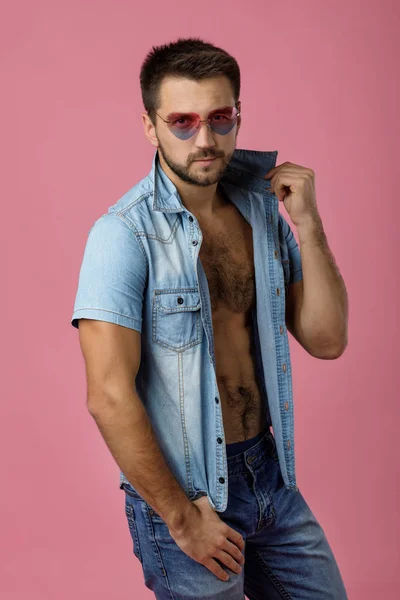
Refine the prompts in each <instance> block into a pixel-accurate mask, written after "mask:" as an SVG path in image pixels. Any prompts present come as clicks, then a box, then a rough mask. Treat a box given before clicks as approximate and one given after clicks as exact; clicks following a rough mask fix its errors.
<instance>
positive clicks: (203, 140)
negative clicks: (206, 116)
mask: <svg viewBox="0 0 400 600" xmlns="http://www.w3.org/2000/svg"><path fill="white" fill-rule="evenodd" d="M195 136H196V140H195V143H196V146H198V147H199V148H209V147H210V146H215V139H214V136H213V131H212V130H211V128H210V126H209V124H208V123H200V126H199V129H198V130H197V133H195Z"/></svg>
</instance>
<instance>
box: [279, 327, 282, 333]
mask: <svg viewBox="0 0 400 600" xmlns="http://www.w3.org/2000/svg"><path fill="white" fill-rule="evenodd" d="M279 331H280V333H281V334H282V333H283V327H282V325H281V326H280V327H279Z"/></svg>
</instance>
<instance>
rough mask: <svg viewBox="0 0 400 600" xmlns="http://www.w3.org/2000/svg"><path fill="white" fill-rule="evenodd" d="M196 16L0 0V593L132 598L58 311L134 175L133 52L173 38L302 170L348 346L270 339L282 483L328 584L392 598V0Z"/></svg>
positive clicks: (111, 4)
mask: <svg viewBox="0 0 400 600" xmlns="http://www.w3.org/2000/svg"><path fill="white" fill-rule="evenodd" d="M367 6H368V8H367ZM197 11H198V12H195V13H193V14H192V13H191V12H190V7H189V6H188V4H187V2H183V1H182V0H175V1H174V3H171V2H168V3H165V2H161V1H158V2H155V3H153V4H152V7H151V8H150V6H149V4H148V3H142V4H141V5H140V6H138V4H137V3H134V2H127V1H125V0H113V1H111V0H97V1H96V2H95V1H94V0H93V1H92V2H87V1H86V2H84V1H83V0H79V1H78V0H69V1H68V2H66V1H64V2H57V1H54V0H52V1H50V0H41V1H39V0H38V1H37V2H28V1H26V0H25V1H22V0H18V1H15V0H14V2H13V3H11V2H9V3H3V6H2V8H1V13H2V14H1V15H0V44H1V49H0V72H1V82H2V92H1V99H0V103H1V110H0V120H1V127H0V131H1V142H2V144H1V150H0V151H1V172H2V174H1V178H0V186H1V202H2V204H1V206H2V219H1V221H2V225H3V227H2V235H1V240H0V243H1V248H0V250H2V252H1V255H2V256H3V257H4V256H6V261H5V262H3V273H4V272H5V280H3V288H2V289H3V293H2V302H4V300H5V305H3V306H4V308H3V310H2V313H3V322H2V334H1V338H2V341H3V360H2V366H3V370H2V381H3V384H2V392H3V393H2V401H1V404H0V411H1V413H0V423H1V435H0V440H1V442H0V443H1V449H0V450H1V451H0V456H1V464H0V468H1V473H2V481H3V485H2V491H1V494H0V515H1V517H0V519H1V530H0V537H1V545H0V596H1V597H2V598H4V599H6V600H17V599H18V600H22V599H25V598H29V600H43V599H44V598H51V599H54V600H71V598H74V599H75V600H80V599H83V598H96V600H126V599H127V598H138V599H140V600H141V599H143V600H145V599H147V598H153V594H152V593H151V592H150V591H149V590H147V589H146V588H145V586H144V584H143V581H142V573H141V569H140V565H139V562H138V561H137V559H136V558H134V556H133V554H132V544H131V538H130V535H129V531H128V526H127V522H126V519H125V514H124V495H123V492H122V491H120V490H119V489H118V482H119V469H118V467H117V465H116V464H115V462H114V461H113V459H112V456H111V454H110V453H109V451H108V449H107V447H106V445H105V443H104V441H103V439H102V438H101V436H100V433H99V431H98V430H97V427H96V425H95V422H94V420H93V419H92V417H91V416H90V415H89V413H88V411H87V409H86V404H85V402H86V398H85V394H86V388H85V372H84V363H83V358H82V355H81V353H80V348H79V342H78V332H77V331H76V330H75V329H73V328H72V326H71V325H70V324H69V320H70V317H71V314H72V309H73V301H74V297H75V292H76V286H77V277H78V271H79V267H80V263H81V260H82V255H83V249H84V245H85V242H86V239H87V233H88V230H89V228H90V227H91V225H92V224H93V222H94V220H95V219H96V218H98V216H100V215H101V214H103V213H104V212H106V211H107V208H108V206H110V205H111V204H114V203H115V202H116V201H117V199H118V198H119V197H120V196H121V195H122V194H123V193H124V192H125V191H127V190H128V189H129V188H130V187H131V186H132V185H133V184H134V183H136V182H137V181H138V180H139V179H141V178H142V177H143V176H144V175H146V174H147V173H148V171H149V170H150V166H151V159H152V156H153V147H152V146H150V144H149V143H148V142H147V141H146V139H145V137H144V134H143V131H142V124H141V112H142V103H141V98H140V88H139V81H138V74H139V68H140V64H141V61H142V60H143V58H144V56H145V54H146V53H147V51H148V50H149V49H150V48H151V46H152V45H156V44H160V43H166V42H169V41H172V40H174V39H176V38H177V37H178V36H192V35H194V36H200V37H203V38H204V39H206V40H207V41H211V42H214V43H215V44H217V45H220V46H222V47H224V48H225V49H226V50H228V51H229V52H231V53H233V55H234V56H235V57H236V58H237V60H238V61H239V64H240V66H241V70H242V94H241V100H242V111H243V113H242V114H243V117H242V119H243V120H242V128H241V132H240V134H239V138H238V147H239V148H250V149H256V150H278V152H279V154H278V164H281V163H282V162H284V161H286V160H289V161H291V162H294V163H296V164H299V165H303V166H306V167H310V168H312V169H314V171H315V173H316V189H317V202H318V205H319V210H320V213H321V216H322V219H323V222H324V225H325V230H326V233H327V236H328V241H329V243H330V247H331V249H332V251H333V253H334V255H335V257H336V260H337V262H338V265H339V267H340V269H341V273H342V275H343V277H344V279H345V282H346V284H347V289H348V293H349V298H350V322H349V345H348V348H347V350H346V352H345V354H344V355H343V356H342V357H341V358H339V359H338V360H335V361H323V360H318V359H315V358H312V357H311V356H310V355H308V354H307V353H306V352H305V351H304V350H303V349H302V348H301V347H300V346H299V345H298V344H297V342H296V341H295V340H294V339H293V338H291V339H290V344H291V350H292V362H293V378H294V379H293V381H294V395H295V416H296V450H297V461H296V462H297V475H298V482H299V486H300V489H301V491H302V493H303V495H304V497H305V498H306V500H307V502H308V503H309V505H310V507H311V508H312V510H313V511H314V513H315V514H316V516H317V518H318V519H319V521H320V523H321V525H322V527H323V528H324V530H325V532H326V534H327V537H328V540H329V542H330V544H331V546H332V549H333V551H334V553H335V556H336V559H337V561H338V564H339V567H340V570H341V573H342V575H343V579H344V581H345V585H346V587H347V590H348V593H349V598H350V599H351V600H372V599H373V600H376V599H378V598H379V600H380V599H381V598H382V599H383V598H385V600H395V599H397V598H398V597H399V591H398V590H399V585H400V569H399V566H400V564H399V542H398V540H399V534H400V531H399V509H398V507H399V487H400V485H399V440H398V434H397V432H398V429H399V425H398V419H399V417H400V409H399V398H398V396H397V394H398V383H399V380H398V372H399V369H398V367H396V365H395V357H396V353H395V339H396V333H397V335H398V334H399V330H398V316H397V315H398V303H399V297H398V284H397V279H398V272H399V270H398V263H397V260H398V252H399V246H398V242H397V239H398V232H397V228H398V219H399V216H400V215H399V193H398V190H397V177H398V172H399V168H398V165H399V154H398V152H397V150H398V144H399V134H400V131H399V117H398V108H399V105H400V98H399V93H398V87H399V86H398V60H396V58H397V59H398V56H399V50H400V48H399V41H398V28H399V17H400V11H399V8H398V5H397V7H396V6H395V3H394V2H390V1H388V0H387V1H386V2H385V1H382V0H380V2H378V1H377V0H371V1H370V2H368V3H365V2H361V1H360V0H358V1H356V0H339V1H336V2H335V3H334V4H332V3H329V5H328V3H322V2H319V1H317V0H315V1H311V0H309V1H303V2H297V3H295V2H293V3H288V2H279V3H268V4H266V3H265V0H263V1H261V0H258V1H256V0H253V2H251V3H247V4H245V5H243V3H239V2H237V3H233V4H232V2H227V1H226V0H223V1H220V2H219V3H218V5H199V6H198V9H197ZM221 22H222V23H223V26H222V25H221ZM396 78H397V81H396ZM260 114H261V115H262V118H261V119H260ZM260 120H261V126H260ZM395 168H396V170H395ZM280 209H281V210H282V211H283V212H284V214H287V213H286V211H285V209H284V208H283V207H282V206H281V208H280ZM4 244H5V245H4ZM396 362H397V361H396Z"/></svg>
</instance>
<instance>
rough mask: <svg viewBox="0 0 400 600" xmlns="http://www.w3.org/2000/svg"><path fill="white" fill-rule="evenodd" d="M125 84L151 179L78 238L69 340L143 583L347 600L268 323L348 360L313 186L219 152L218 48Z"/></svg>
mask: <svg viewBox="0 0 400 600" xmlns="http://www.w3.org/2000/svg"><path fill="white" fill-rule="evenodd" d="M140 81H141V89H142V98H143V103H144V107H145V109H146V110H145V112H144V113H143V115H142V119H143V126H144V133H145V135H146V138H147V139H148V140H149V142H150V143H151V144H152V145H153V146H154V147H155V148H156V152H155V156H154V160H153V166H152V169H151V172H150V174H149V175H148V176H147V177H145V178H144V179H143V180H142V181H140V182H139V183H138V184H137V185H135V186H134V187H133V188H132V189H131V190H129V191H128V192H127V193H126V194H125V195H124V196H123V197H122V198H121V199H120V200H118V202H117V203H116V204H114V205H113V206H111V207H110V208H109V209H108V212H107V213H106V214H104V215H102V216H101V217H100V218H99V219H98V220H97V221H96V222H95V224H94V226H93V227H92V228H91V230H90V232H89V236H88V241H87V245H86V248H85V254H84V258H83V262H82V266H81V271H80V277H79V286H78V293H77V296H76V300H75V306H74V313H73V317H72V324H73V325H74V326H75V327H78V325H79V339H80V344H81V349H82V353H83V356H84V359H85V365H86V374H87V384H88V385H87V402H88V409H89V411H90V414H91V415H92V416H93V417H94V419H95V421H96V424H97V426H98V428H99V430H100V432H101V434H102V436H103V437H104V440H105V442H106V443H107V445H108V447H109V449H110V451H111V453H112V455H113V457H114V459H115V461H116V462H117V464H118V465H119V467H120V469H121V473H120V487H121V489H124V490H125V511H126V516H127V520H128V525H129V528H130V533H131V535H132V540H133V550H134V553H135V555H136V557H137V558H138V559H139V561H140V563H141V566H142V569H143V574H144V582H145V585H146V586H147V587H148V588H149V589H151V590H153V591H154V593H155V595H156V597H157V598H162V599H164V598H179V599H185V600H186V599H189V598H196V599H200V598H201V599H205V598H209V599H213V600H219V599H223V598H224V599H225V598H226V599H227V600H239V599H243V598H244V593H245V594H246V595H247V596H248V598H249V599H250V600H252V599H259V598H263V599H264V598H268V599H275V598H291V599H296V600H297V599H304V600H324V599H326V600H328V599H332V600H343V599H346V598H347V595H346V591H345V588H344V585H343V581H342V578H341V575H340V572H339V570H338V566H337V564H336V561H335V558H334V556H333V554H332V551H331V548H330V546H329V544H328V541H327V539H326V537H325V535H324V532H323V530H322V528H321V526H320V525H319V523H318V522H317V520H316V519H315V516H314V515H313V513H312V512H311V510H310V508H309V507H308V505H307V504H306V502H305V500H304V498H303V497H302V495H301V493H300V491H299V489H298V487H297V485H296V478H295V466H294V439H293V433H294V425H293V404H292V386H291V367H290V356H289V344H288V337H287V330H286V327H287V329H288V330H289V331H290V332H291V334H292V335H293V336H294V337H295V339H296V340H297V341H298V342H299V343H300V344H301V345H302V346H303V347H304V348H305V350H306V351H307V352H309V353H310V354H312V356H315V357H317V358H324V359H334V358H337V357H339V356H340V355H341V354H342V353H343V351H344V349H345V347H346V344H347V297H346V290H345V286H344V283H343V280H342V278H341V276H340V274H339V272H338V269H337V267H336V266H335V262H334V259H333V257H332V254H331V253H330V250H329V248H328V246H327V243H326V239H325V236H324V232H323V228H322V223H321V219H320V217H319V213H318V209H317V205H316V198H315V191H314V172H313V171H312V170H311V169H308V168H305V167H302V166H298V165H295V164H292V163H284V164H283V165H280V166H278V167H276V166H275V161H276V156H277V152H276V151H274V152H257V151H250V150H236V139H237V135H238V132H239V128H240V126H241V119H242V114H241V102H240V101H239V92H240V72H239V67H238V65H237V62H236V61H235V59H234V58H233V57H232V56H230V55H229V54H228V53H227V52H225V51H223V50H222V49H220V48H217V47H215V46H213V45H212V44H207V43H205V42H203V41H201V40H199V39H197V38H196V39H186V40H185V39H183V40H182V39H180V40H178V41H177V42H175V43H172V44H170V45H166V46H161V47H158V48H157V47H156V48H153V49H152V51H151V52H150V53H149V54H148V56H147V57H146V60H145V61H144V63H143V65H142V69H141V75H140ZM250 118H260V121H261V123H260V125H262V124H263V122H262V121H263V112H262V109H261V108H260V111H259V112H258V113H256V114H254V115H250ZM279 201H282V202H283V203H284V205H285V209H286V210H287V212H288V213H289V215H290V218H291V220H292V223H293V224H294V225H295V226H296V228H297V233H298V235H299V240H300V249H299V247H298V245H297V242H296V240H295V238H294V236H293V232H292V230H291V228H290V227H289V225H288V223H287V221H286V220H285V219H284V218H283V217H282V215H280V213H279V210H278V204H279ZM303 281H304V283H303ZM271 425H272V426H273V431H274V435H273V433H272V431H271V430H270V426H271Z"/></svg>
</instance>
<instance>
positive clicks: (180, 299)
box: [178, 296, 183, 304]
mask: <svg viewBox="0 0 400 600" xmlns="http://www.w3.org/2000/svg"><path fill="white" fill-rule="evenodd" d="M178 304H183V298H181V297H180V296H179V298H178Z"/></svg>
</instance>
